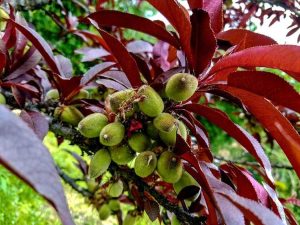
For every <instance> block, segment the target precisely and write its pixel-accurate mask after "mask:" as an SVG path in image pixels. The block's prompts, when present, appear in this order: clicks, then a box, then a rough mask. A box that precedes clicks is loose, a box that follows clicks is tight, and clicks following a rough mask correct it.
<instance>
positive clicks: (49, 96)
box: [45, 89, 59, 101]
mask: <svg viewBox="0 0 300 225" xmlns="http://www.w3.org/2000/svg"><path fill="white" fill-rule="evenodd" d="M58 99H59V92H58V90H57V89H51V90H49V91H48V92H47V93H46V96H45V100H46V101H48V100H58Z"/></svg>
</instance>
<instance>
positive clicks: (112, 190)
mask: <svg viewBox="0 0 300 225" xmlns="http://www.w3.org/2000/svg"><path fill="white" fill-rule="evenodd" d="M123 188H124V186H123V182H122V181H121V180H118V181H117V182H115V183H112V184H110V185H109V186H108V191H107V192H108V194H109V196H111V197H113V198H118V197H120V195H121V194H122V193H123Z"/></svg>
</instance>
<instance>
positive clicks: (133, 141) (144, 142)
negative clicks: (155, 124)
mask: <svg viewBox="0 0 300 225" xmlns="http://www.w3.org/2000/svg"><path fill="white" fill-rule="evenodd" d="M128 144H129V146H130V148H132V149H133V150H134V151H136V152H143V151H145V150H146V149H147V148H149V147H150V144H151V141H150V139H149V138H148V137H147V136H146V135H145V134H143V133H134V134H133V135H131V137H130V138H129V139H128Z"/></svg>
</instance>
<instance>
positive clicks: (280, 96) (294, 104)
mask: <svg viewBox="0 0 300 225" xmlns="http://www.w3.org/2000/svg"><path fill="white" fill-rule="evenodd" d="M228 85H229V86H233V87H237V88H240V89H243V90H246V91H250V92H253V93H255V94H257V95H260V96H263V97H265V98H267V99H269V100H271V101H272V102H274V103H275V104H278V105H281V106H285V107H288V108H290V109H292V110H294V111H296V112H298V113H300V101H299V99H300V95H299V94H298V92H297V91H296V90H295V89H294V88H293V86H291V85H289V83H288V82H286V81H285V80H284V79H282V78H280V77H279V76H277V75H275V74H272V73H268V72H261V71H239V72H235V73H232V74H230V75H229V76H228Z"/></svg>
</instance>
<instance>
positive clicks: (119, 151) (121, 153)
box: [110, 145, 135, 165]
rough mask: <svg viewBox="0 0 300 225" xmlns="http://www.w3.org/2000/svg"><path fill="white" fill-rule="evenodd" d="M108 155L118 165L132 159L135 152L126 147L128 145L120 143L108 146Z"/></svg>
mask: <svg viewBox="0 0 300 225" xmlns="http://www.w3.org/2000/svg"><path fill="white" fill-rule="evenodd" d="M110 155H111V159H112V161H114V162H115V163H117V164H118V165H126V164H127V163H129V162H130V161H131V160H133V158H134V156H135V153H134V152H133V151H132V150H131V149H130V148H129V147H128V145H122V146H117V147H112V148H110Z"/></svg>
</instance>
